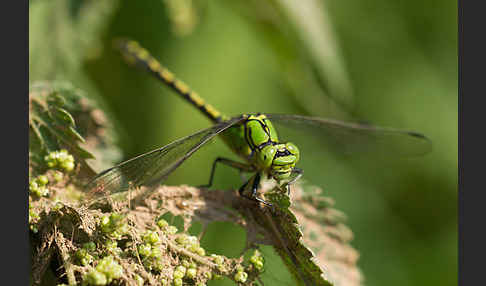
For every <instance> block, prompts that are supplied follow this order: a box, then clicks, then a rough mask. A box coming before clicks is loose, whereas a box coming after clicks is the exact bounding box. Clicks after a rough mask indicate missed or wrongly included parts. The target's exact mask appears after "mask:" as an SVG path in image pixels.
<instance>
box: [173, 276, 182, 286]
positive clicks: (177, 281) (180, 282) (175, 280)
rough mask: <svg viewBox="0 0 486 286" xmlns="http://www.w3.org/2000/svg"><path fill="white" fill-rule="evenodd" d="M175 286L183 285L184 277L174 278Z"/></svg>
mask: <svg viewBox="0 0 486 286" xmlns="http://www.w3.org/2000/svg"><path fill="white" fill-rule="evenodd" d="M174 286H182V278H174Z"/></svg>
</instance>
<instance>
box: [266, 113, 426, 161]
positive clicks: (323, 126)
mask: <svg viewBox="0 0 486 286" xmlns="http://www.w3.org/2000/svg"><path fill="white" fill-rule="evenodd" d="M266 115H267V117H268V118H269V119H270V120H271V122H272V123H273V124H274V125H275V126H276V128H277V131H278V133H279V137H285V138H281V139H286V140H287V139H288V140H289V141H291V142H294V143H296V144H299V140H301V141H306V140H307V141H313V142H312V143H315V144H319V146H323V145H324V146H325V147H329V148H330V149H332V151H338V152H341V153H345V154H355V153H363V152H364V153H370V154H373V155H379V154H382V155H398V156H416V155H423V154H426V153H428V152H429V151H430V150H431V147H432V144H431V142H430V140H429V139H428V138H427V137H425V136H424V135H422V134H420V133H417V132H413V131H407V130H401V129H394V128H385V127H378V126H373V125H369V124H362V123H351V122H344V121H339V120H335V119H328V118H320V117H310V116H301V115H287V114H266ZM289 134H291V135H289ZM282 135H283V136H282ZM285 135H287V136H289V137H287V136H285ZM301 137H305V138H301ZM304 145H305V144H304Z"/></svg>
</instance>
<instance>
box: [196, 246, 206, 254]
mask: <svg viewBox="0 0 486 286" xmlns="http://www.w3.org/2000/svg"><path fill="white" fill-rule="evenodd" d="M196 253H197V254H198V255H200V256H204V255H206V250H204V248H202V247H198V248H197V249H196Z"/></svg>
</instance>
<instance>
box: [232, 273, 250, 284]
mask: <svg viewBox="0 0 486 286" xmlns="http://www.w3.org/2000/svg"><path fill="white" fill-rule="evenodd" d="M246 279H248V274H247V273H246V272H237V273H236V274H235V281H237V282H241V283H245V282H246Z"/></svg>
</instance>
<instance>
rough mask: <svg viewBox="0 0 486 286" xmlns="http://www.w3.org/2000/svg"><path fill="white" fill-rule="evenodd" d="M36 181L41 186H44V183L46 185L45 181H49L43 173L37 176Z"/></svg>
mask: <svg viewBox="0 0 486 286" xmlns="http://www.w3.org/2000/svg"><path fill="white" fill-rule="evenodd" d="M37 182H38V183H39V184H40V185H41V186H44V185H47V183H49V179H48V178H47V176H45V175H41V176H39V177H38V178H37Z"/></svg>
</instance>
